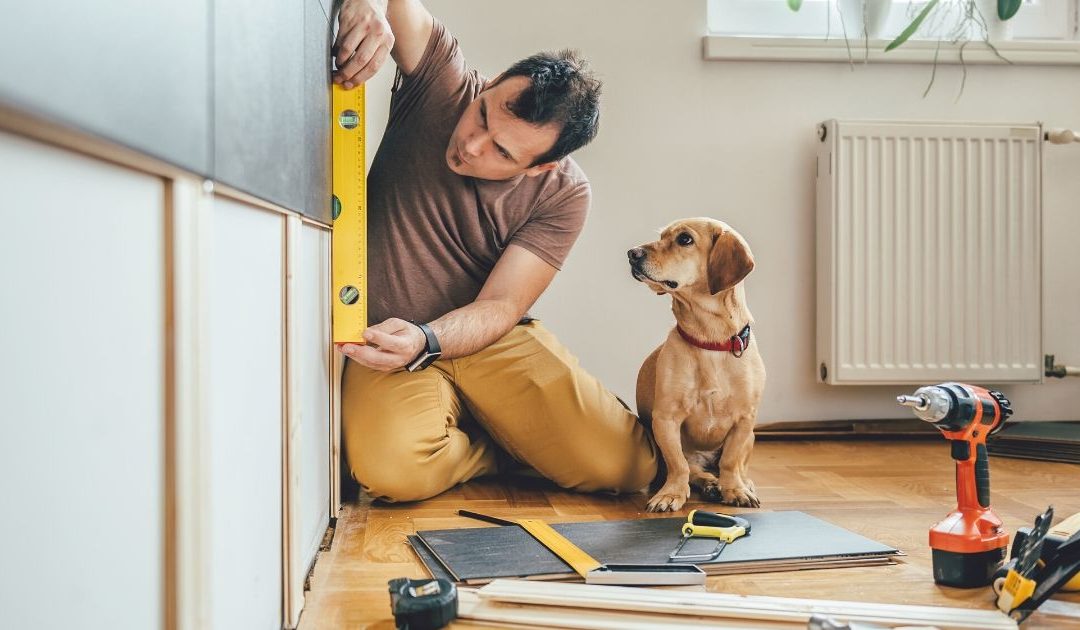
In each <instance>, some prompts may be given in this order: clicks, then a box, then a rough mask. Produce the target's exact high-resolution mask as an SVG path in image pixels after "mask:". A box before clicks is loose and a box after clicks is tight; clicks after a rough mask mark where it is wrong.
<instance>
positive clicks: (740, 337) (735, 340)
mask: <svg viewBox="0 0 1080 630" xmlns="http://www.w3.org/2000/svg"><path fill="white" fill-rule="evenodd" d="M675 329H676V330H678V331H679V335H680V336H682V338H683V339H685V340H686V343H688V344H690V345H692V346H694V347H697V348H701V349H702V350H717V351H719V352H730V353H731V354H733V355H735V357H741V356H742V355H743V352H745V351H746V348H747V347H748V346H749V345H750V324H747V325H746V326H745V327H743V329H742V330H740V331H739V334H737V335H733V336H732V337H731V338H730V339H725V340H724V341H701V340H700V339H694V338H693V337H691V336H690V335H688V334H687V333H686V331H685V330H683V329H682V326H678V325H676V326H675Z"/></svg>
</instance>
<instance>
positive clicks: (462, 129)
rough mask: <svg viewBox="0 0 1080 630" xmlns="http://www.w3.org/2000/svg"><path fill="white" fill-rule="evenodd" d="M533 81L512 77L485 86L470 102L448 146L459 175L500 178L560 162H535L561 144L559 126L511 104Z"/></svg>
mask: <svg viewBox="0 0 1080 630" xmlns="http://www.w3.org/2000/svg"><path fill="white" fill-rule="evenodd" d="M528 85H529V79H527V78H525V77H510V78H509V79H506V80H504V81H502V82H500V83H499V84H498V85H496V86H494V87H490V88H487V89H485V90H484V91H483V92H481V93H480V96H478V97H477V98H476V100H474V101H473V102H472V103H470V104H469V106H468V107H467V108H466V109H465V112H464V113H463V114H462V115H461V119H460V120H458V124H457V127H455V128H454V133H453V135H451V136H450V144H449V145H447V147H446V164H447V166H449V167H450V170H452V171H454V172H455V173H457V174H458V175H467V176H469V177H476V178H479V179H495V180H498V179H510V178H511V177H514V176H516V175H520V174H521V173H524V174H526V175H528V176H530V177H534V176H536V175H539V174H540V173H543V172H546V171H550V170H551V169H553V168H555V166H557V164H556V163H555V162H548V163H546V164H537V165H535V166H532V163H533V161H534V160H535V159H536V158H537V157H539V156H540V155H542V154H544V153H546V152H547V151H548V150H549V149H550V148H551V147H552V146H554V145H555V140H556V139H557V138H558V137H559V126H558V125H555V124H550V125H544V126H542V127H538V126H535V125H532V124H530V123H527V122H525V121H523V120H521V119H520V118H517V117H516V116H514V115H513V114H512V113H510V110H509V109H507V107H506V103H507V102H508V101H511V100H513V98H514V97H515V96H517V95H518V93H520V92H521V90H523V89H525V88H526V87H528Z"/></svg>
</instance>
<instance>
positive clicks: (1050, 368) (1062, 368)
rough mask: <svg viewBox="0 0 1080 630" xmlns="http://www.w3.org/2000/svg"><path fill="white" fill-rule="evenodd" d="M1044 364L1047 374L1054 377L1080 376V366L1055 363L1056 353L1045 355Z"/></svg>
mask: <svg viewBox="0 0 1080 630" xmlns="http://www.w3.org/2000/svg"><path fill="white" fill-rule="evenodd" d="M1043 364H1044V366H1045V368H1046V375H1047V376H1052V377H1054V378H1065V377H1066V376H1080V368H1076V367H1073V366H1071V365H1061V364H1058V365H1054V355H1052V354H1048V355H1046V356H1045V357H1044V363H1043Z"/></svg>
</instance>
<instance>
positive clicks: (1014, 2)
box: [997, 0, 1023, 21]
mask: <svg viewBox="0 0 1080 630" xmlns="http://www.w3.org/2000/svg"><path fill="white" fill-rule="evenodd" d="M1022 2H1023V0H998V3H997V5H998V11H997V12H998V17H999V18H1001V19H1002V21H1004V20H1007V19H1009V18H1011V17H1012V16H1014V15H1016V12H1017V11H1019V10H1020V4H1021V3H1022Z"/></svg>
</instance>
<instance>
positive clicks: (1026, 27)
mask: <svg viewBox="0 0 1080 630" xmlns="http://www.w3.org/2000/svg"><path fill="white" fill-rule="evenodd" d="M941 1H942V2H947V1H949V0H941ZM707 2H708V8H707V15H708V34H709V35H711V36H749V37H814V38H822V37H826V36H827V37H828V38H830V39H832V38H837V39H843V36H844V28H843V27H842V26H841V19H840V13H839V11H838V9H837V3H836V2H835V0H804V1H803V4H802V7H801V8H800V9H799V11H792V10H791V9H789V8H788V6H787V2H786V1H785V0H707ZM925 4H926V3H925V2H922V1H918V2H908V1H907V0H894V1H893V4H892V9H891V11H890V14H889V20H888V26H887V27H886V30H885V38H887V39H892V38H893V37H895V36H896V35H898V34H900V32H901V31H902V30H903V29H904V27H906V26H907V25H908V24H909V23H910V22H911V20H912V19H913V17H914V16H915V15H917V14H918V12H919V11H920V10H921V9H922V7H924V6H925ZM929 22H930V21H929V20H928V24H925V25H924V27H923V28H920V30H919V32H917V33H916V34H915V36H913V38H912V39H929V40H936V39H937V38H938V36H937V34H935V33H933V32H925V31H927V30H930V29H928V28H926V27H928V26H932V24H929ZM1009 22H1010V24H1011V28H1012V32H1013V35H1012V38H1011V39H1012V40H1014V41H1016V40H1020V41H1029V40H1066V41H1068V40H1075V39H1076V37H1077V32H1076V31H1077V0H1027V1H1025V3H1024V5H1023V6H1022V7H1021V8H1020V11H1019V12H1017V14H1016V15H1015V16H1013V18H1012V19H1010V20H1009ZM846 26H847V30H848V33H847V38H848V39H849V40H855V39H858V38H860V37H861V33H853V32H851V31H852V30H853V28H854V25H846Z"/></svg>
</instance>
